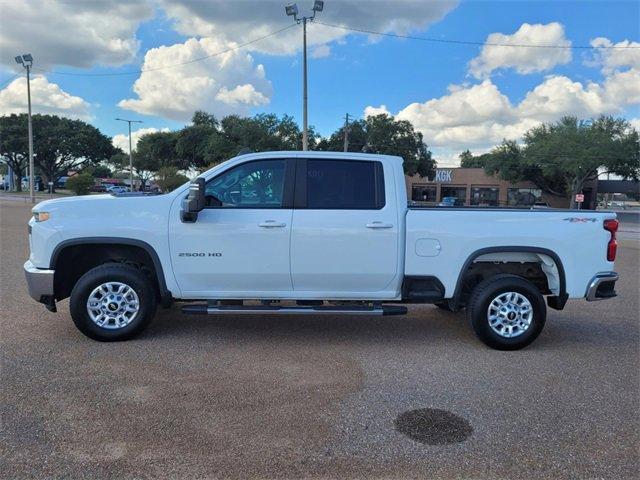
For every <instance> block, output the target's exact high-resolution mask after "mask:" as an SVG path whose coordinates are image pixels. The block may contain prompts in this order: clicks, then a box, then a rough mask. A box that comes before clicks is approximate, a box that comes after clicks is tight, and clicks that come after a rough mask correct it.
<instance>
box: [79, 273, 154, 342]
mask: <svg viewBox="0 0 640 480" xmlns="http://www.w3.org/2000/svg"><path fill="white" fill-rule="evenodd" d="M70 310H71V317H72V318H73V323H75V325H76V327H77V328H78V330H80V331H81V332H82V333H84V334H85V335H86V336H87V337H89V338H92V339H94V340H98V341H101V342H115V341H120V340H128V339H130V338H133V337H134V336H136V335H137V334H138V333H140V332H141V331H142V330H143V329H144V328H145V327H146V326H147V325H148V324H149V322H150V321H151V319H152V318H153V316H154V315H155V311H156V295H155V291H154V289H153V285H152V284H151V282H150V281H149V279H148V278H147V277H146V276H145V275H144V273H143V272H142V271H141V270H139V269H137V268H134V267H132V266H129V265H122V264H107V265H100V266H98V267H95V268H93V269H91V270H89V271H88V272H87V273H85V274H84V275H83V276H82V277H80V279H79V280H78V282H77V283H76V285H75V286H74V287H73V291H72V292H71V301H70Z"/></svg>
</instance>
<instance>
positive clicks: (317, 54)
mask: <svg viewBox="0 0 640 480" xmlns="http://www.w3.org/2000/svg"><path fill="white" fill-rule="evenodd" d="M329 55H331V47H330V46H329V45H326V44H323V45H318V46H317V47H315V48H314V49H313V50H311V58H327V57H328V56H329Z"/></svg>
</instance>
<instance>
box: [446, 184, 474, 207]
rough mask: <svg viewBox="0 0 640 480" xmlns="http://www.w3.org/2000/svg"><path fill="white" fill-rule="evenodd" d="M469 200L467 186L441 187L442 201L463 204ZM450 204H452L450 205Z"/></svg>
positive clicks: (457, 204) (456, 204) (457, 205)
mask: <svg viewBox="0 0 640 480" xmlns="http://www.w3.org/2000/svg"><path fill="white" fill-rule="evenodd" d="M466 201H467V187H449V186H447V187H445V186H444V185H442V186H441V187H440V202H441V203H445V204H447V206H452V207H453V206H456V207H459V206H462V205H464V204H465V203H466ZM449 204H450V205H449Z"/></svg>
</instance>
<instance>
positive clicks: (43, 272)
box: [24, 260, 55, 308]
mask: <svg viewBox="0 0 640 480" xmlns="http://www.w3.org/2000/svg"><path fill="white" fill-rule="evenodd" d="M54 273H55V272H54V270H47V269H42V268H36V266H35V265H34V264H33V263H31V261H30V260H27V261H26V262H25V263H24V274H25V276H26V277H27V286H28V287H29V295H30V296H31V298H33V299H34V300H36V301H38V302H40V303H44V304H45V305H47V308H48V307H49V305H52V304H53V305H54V308H55V303H53V302H54V298H53V275H54Z"/></svg>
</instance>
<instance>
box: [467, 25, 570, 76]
mask: <svg viewBox="0 0 640 480" xmlns="http://www.w3.org/2000/svg"><path fill="white" fill-rule="evenodd" d="M485 43H486V44H485V45H484V46H483V47H482V51H481V52H480V55H479V56H478V57H476V58H474V59H473V60H471V62H469V73H470V74H471V75H473V76H474V77H476V78H479V79H482V78H487V77H488V76H489V75H491V73H492V72H493V71H494V70H498V69H502V68H513V69H515V70H516V71H517V72H518V73H522V74H527V73H534V72H544V71H548V70H550V69H551V68H553V67H555V66H556V65H562V64H565V63H568V62H569V61H571V50H570V49H568V48H530V47H513V46H508V45H552V46H555V47H568V46H570V45H571V42H570V41H569V40H567V39H566V38H565V36H564V27H563V26H562V25H561V24H559V23H557V22H553V23H549V24H547V25H542V24H535V25H530V24H528V23H523V24H522V25H521V26H520V28H519V29H518V30H517V31H516V32H515V33H514V34H513V35H505V34H502V33H492V34H491V35H489V36H488V37H487V40H486V42H485ZM487 44H500V45H487Z"/></svg>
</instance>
